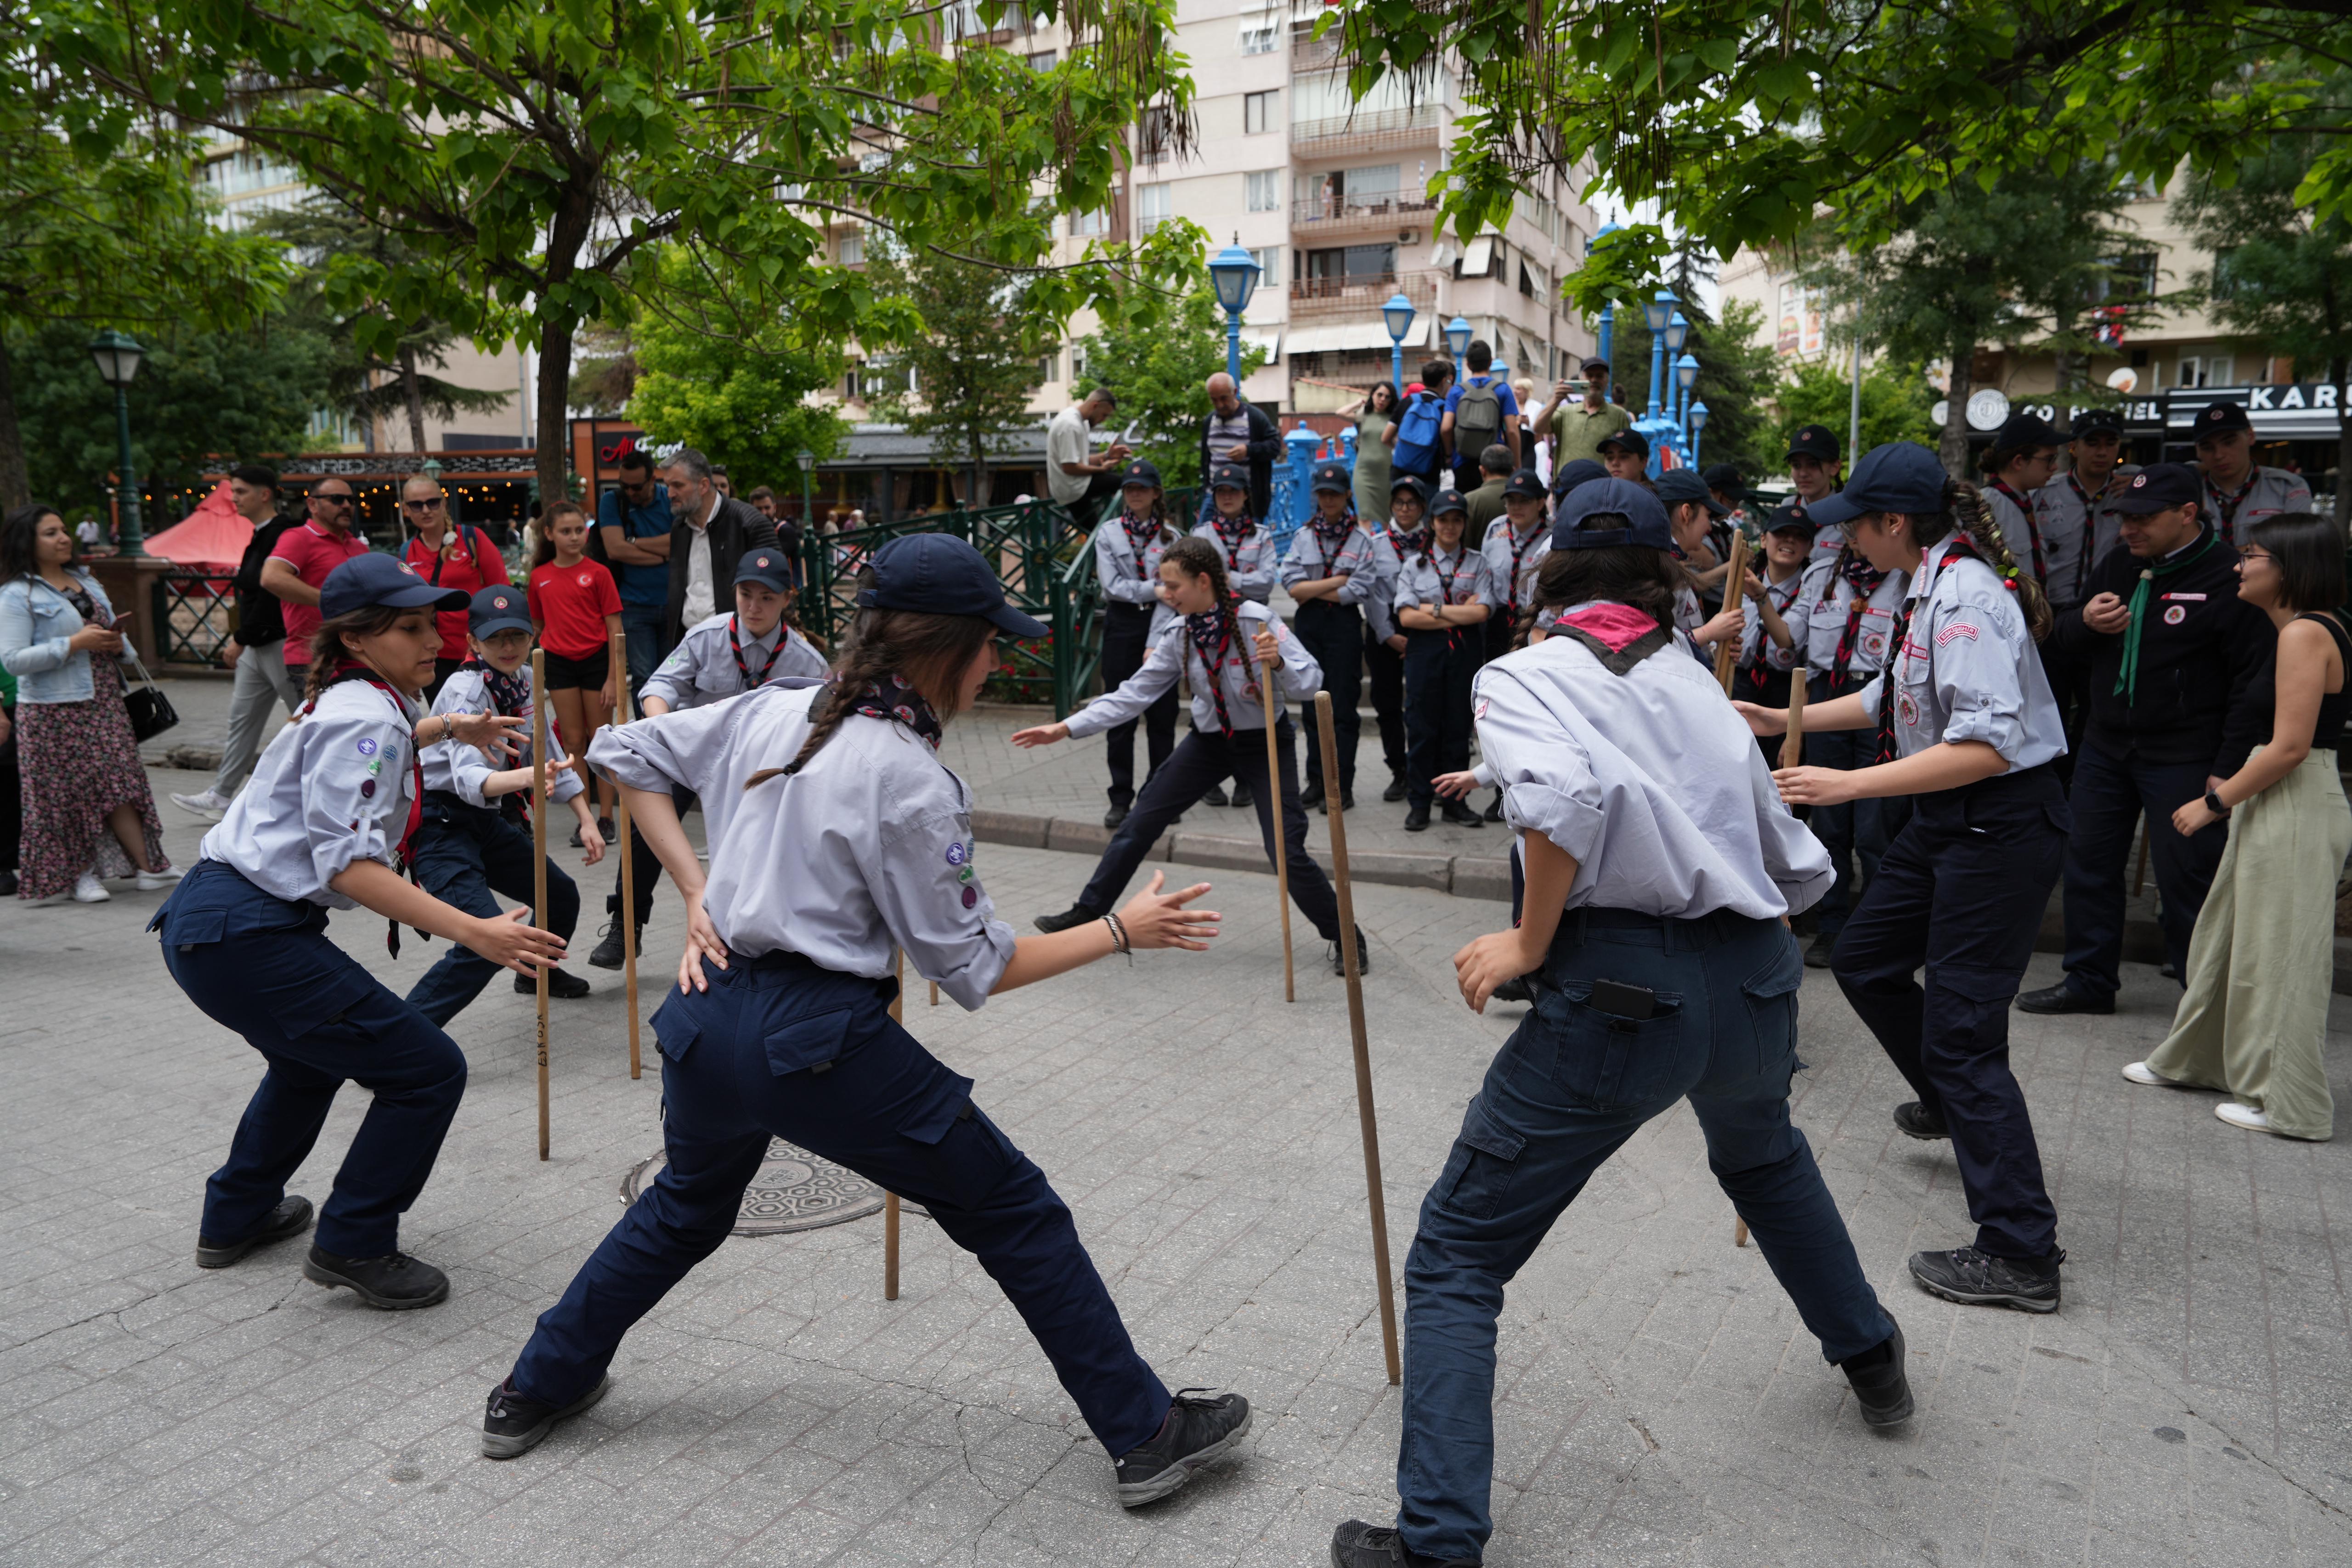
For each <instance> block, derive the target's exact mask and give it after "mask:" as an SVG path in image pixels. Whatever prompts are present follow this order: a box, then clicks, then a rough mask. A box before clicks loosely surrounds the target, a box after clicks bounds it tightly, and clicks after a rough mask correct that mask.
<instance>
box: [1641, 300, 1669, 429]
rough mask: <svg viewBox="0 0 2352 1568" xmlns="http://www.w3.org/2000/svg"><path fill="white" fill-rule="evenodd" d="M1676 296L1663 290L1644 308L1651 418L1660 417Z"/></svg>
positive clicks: (1643, 317)
mask: <svg viewBox="0 0 2352 1568" xmlns="http://www.w3.org/2000/svg"><path fill="white" fill-rule="evenodd" d="M1674 315H1675V294H1674V290H1673V289H1671V288H1661V289H1659V290H1658V292H1657V294H1656V295H1655V297H1654V298H1652V299H1651V300H1650V302H1649V303H1648V304H1646V305H1644V306H1643V307H1642V319H1643V321H1644V322H1645V323H1647V325H1648V326H1649V329H1650V407H1649V417H1650V418H1652V419H1655V418H1657V417H1658V382H1659V380H1660V378H1662V377H1663V376H1664V374H1665V373H1666V325H1667V322H1668V321H1669V319H1672V318H1673V317H1674Z"/></svg>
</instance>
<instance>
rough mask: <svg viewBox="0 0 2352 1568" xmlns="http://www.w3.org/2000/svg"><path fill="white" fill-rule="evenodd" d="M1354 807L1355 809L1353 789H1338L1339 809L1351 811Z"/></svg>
mask: <svg viewBox="0 0 2352 1568" xmlns="http://www.w3.org/2000/svg"><path fill="white" fill-rule="evenodd" d="M1355 809H1356V792H1355V791H1354V790H1353V789H1342V790H1340V791H1339V810H1342V811H1352V810H1355Z"/></svg>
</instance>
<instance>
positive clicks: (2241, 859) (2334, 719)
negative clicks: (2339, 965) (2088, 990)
mask: <svg viewBox="0 0 2352 1568" xmlns="http://www.w3.org/2000/svg"><path fill="white" fill-rule="evenodd" d="M2243 539H2244V542H2243V543H2242V544H2241V545H2240V546H2239V549H2238V578H2239V586H2238V597H2240V598H2241V599H2243V600H2245V601H2247V602H2249V603H2252V604H2255V605H2259V606H2260V607H2261V608H2262V609H2263V612H2265V613H2267V614H2268V615H2269V616H2270V619H2271V622H2272V624H2273V625H2274V626H2276V627H2277V628H2278V652H2277V656H2276V660H2275V663H2274V664H2273V666H2272V671H2271V674H2270V676H2269V677H2268V678H2267V679H2265V680H2259V681H2257V682H2256V684H2255V685H2254V686H2253V687H2252V689H2251V690H2249V692H2248V693H2247V700H2248V701H2249V702H2251V703H2252V704H2254V705H2255V706H2257V707H2258V708H2262V709H2266V710H2267V711H2268V712H2269V713H2270V714H2271V726H2270V739H2269V740H2268V741H2267V742H2266V743H2264V744H2263V745H2262V746H2258V747H2255V748H2254V750H2253V751H2252V754H2251V755H2249V756H2248V757H2247V758H2246V762H2245V766H2244V767H2242V768H2239V769H2238V770H2237V771H2236V772H2235V773H2232V774H2231V775H2230V777H2229V778H2227V779H2223V780H2221V783H2220V784H2218V785H2215V786H2214V787H2213V788H2212V789H2208V790H2207V791H2206V792H2205V793H2204V795H2202V796H2201V797H2200V798H2199V799H2197V800H2189V801H2186V802H2184V803H2183V804H2182V805H2181V807H2180V809H2179V810H2177V811H2175V812H2174V813H2173V814H2172V823H2173V826H2174V827H2176V828H2178V829H2179V831H2180V832H2181V834H2182V835H2183V836H2184V837H2186V836H2187V835H2189V834H2191V833H2195V832H2198V831H2200V830H2202V829H2204V828H2206V827H2208V826H2210V825H2211V824H2212V823H2214V822H2216V821H2228V823H2229V824H2230V839H2229V843H2228V845H2227V846H2226V847H2225V848H2224V849H2223V850H2222V851H2221V869H2220V870H2219V871H2217V872H2216V873H2214V876H2213V887H2212V891H2211V892H2210V893H2209V894H2206V896H2205V905H2204V907H2203V908H2202V909H2201V910H2200V911H2199V912H2198V915H2197V930H2196V934H2195V935H2194V936H2191V937H2190V938H2189V967H2188V969H2187V970H2186V971H2185V972H2184V976H2183V977H2184V978H2185V979H2186V980H2187V982H2188V992H2187V994H2186V995H2184V996H2183V997H2182V998H2180V1009H2179V1011H2178V1012H2176V1013H2175V1014H2174V1015H2173V1019H2172V1032H2171V1033H2169V1034H2168V1035H2166V1036H2165V1037H2164V1043H2163V1044H2162V1045H2159V1046H2158V1047H2157V1048H2156V1050H2155V1051H2153V1052H2151V1053H2150V1054H2149V1056H2148V1058H2147V1061H2135V1062H2133V1063H2132V1064H2131V1065H2130V1066H2128V1067H2126V1068H2125V1069H2124V1076H2125V1077H2126V1078H2128V1079H2130V1080H2131V1081H2132V1082H2135V1083H2148V1084H2172V1085H2177V1086H2180V1087H2184V1088H2197V1089H2220V1090H2223V1091H2226V1092H2228V1093H2229V1095H2230V1098H2229V1099H2227V1100H2224V1101H2222V1102H2221V1103H2220V1104H2218V1105H2216V1106H2214V1107H2213V1113H2214V1114H2215V1115H2216V1116H2219V1117H2220V1118H2221V1120H2222V1121H2224V1122H2227V1123H2229V1124H2231V1126H2233V1127H2243V1128H2246V1129H2248V1130H2249V1131H2252V1132H2257V1133H2274V1134H2278V1135H2279V1136H2280V1137H2283V1138H2310V1139H2325V1138H2329V1137H2333V1136H2334V1135H2335V1132H2336V1105H2335V1101H2334V1100H2333V1099H2332V1098H2331V1097H2330V1095H2329V1094H2328V1092H2327V1071H2326V1066H2325V1064H2324V1063H2323V1062H2322V1061H2321V1060H2320V1048H2321V1046H2322V1045H2323V1044H2324V1043H2325V1042H2326V1035H2327V998H2328V995H2329V991H2330V987H2331V985H2332V984H2333V978H2334V975H2335V968H2336V958H2335V935H2336V873H2337V872H2338V870H2339V869H2340V868H2341V867H2342V866H2343V864H2344V857H2345V855H2346V853H2347V852H2352V806H2347V804H2346V802H2345V799H2344V781H2343V779H2342V778H2341V776H2340V775H2339V774H2338V773H2337V771H2336V749H2337V747H2338V746H2339V744H2340V743H2341V741H2342V738H2343V734H2344V719H2345V715H2346V713H2347V711H2352V695H2347V692H2346V689H2345V688H2346V675H2347V671H2352V638H2347V636H2346V634H2345V630H2344V624H2343V622H2342V620H2341V619H2340V618H2339V616H2338V615H2337V613H2336V607H2337V606H2338V605H2341V604H2342V603H2343V602H2344V530H2343V528H2341V527H2340V526H2339V525H2337V524H2336V522H2335V521H2334V520H2333V519H2331V518H2327V517H2315V516H2313V515H2312V514H2311V513H2309V512H2284V513H2281V514H2280V515H2278V516H2276V517H2263V518H2262V519H2260V520H2259V521H2256V522H2253V523H2250V524H2248V525H2246V527H2245V528H2244V531H2243Z"/></svg>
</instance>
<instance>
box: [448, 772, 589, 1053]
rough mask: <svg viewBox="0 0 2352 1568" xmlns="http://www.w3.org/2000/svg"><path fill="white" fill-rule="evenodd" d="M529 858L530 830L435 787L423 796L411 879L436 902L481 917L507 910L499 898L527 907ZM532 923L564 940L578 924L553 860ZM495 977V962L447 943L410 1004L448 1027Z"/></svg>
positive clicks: (571, 887) (576, 905) (576, 899)
mask: <svg viewBox="0 0 2352 1568" xmlns="http://www.w3.org/2000/svg"><path fill="white" fill-rule="evenodd" d="M549 810H554V808H553V807H552V806H551V807H550V808H549ZM564 814H565V815H566V816H569V815H571V813H570V812H569V811H566V812H565V813H564ZM554 826H555V820H554V819H553V818H550V819H549V821H548V827H549V829H550V830H552V829H553V828H554ZM532 860H533V856H532V853H531V841H530V830H528V829H526V828H525V827H524V826H523V825H522V824H521V823H520V822H518V821H514V820H513V819H512V818H510V817H507V816H503V815H501V814H500V813H499V812H496V811H486V810H482V808H480V807H479V806H469V805H467V803H466V802H465V801H463V800H457V798H455V797H454V796H450V795H446V794H443V793H441V792H439V791H437V790H436V791H434V792H432V793H430V794H428V795H426V796H425V819H424V821H421V822H419V823H418V824H417V826H416V845H415V859H414V863H415V868H416V880H417V882H418V883H421V884H423V886H424V888H425V892H427V893H429V894H432V895H433V896H434V897H436V898H437V899H439V900H440V901H441V902H442V903H444V904H453V905H455V906H456V907H457V908H459V909H462V910H464V911H465V912H466V913H467V914H468V915H482V916H484V917H485V918H495V917H496V916H498V915H502V914H504V913H505V912H506V910H507V908H508V907H509V906H508V905H506V904H501V903H500V902H499V899H500V896H501V895H503V896H504V897H506V898H509V899H516V900H519V901H520V902H521V903H524V904H529V903H530V900H531V894H534V893H535V892H537V891H538V889H537V888H536V886H535V885H534V877H533V874H532V873H533V872H534V871H535V870H536V867H535V866H534V865H533V864H532ZM532 924H533V925H538V926H540V927H541V928H542V929H544V930H548V931H552V932H554V933H555V934H556V935H557V936H561V937H562V938H563V939H564V940H565V941H567V942H569V941H570V940H571V939H572V928H573V927H574V926H576V925H579V924H580V889H579V887H578V885H577V884H576V883H573V882H572V879H571V878H570V877H568V876H566V875H564V874H563V873H562V871H561V870H559V869H558V868H557V866H556V864H555V862H554V861H553V860H552V859H551V860H549V862H547V907H546V908H545V909H544V910H541V911H540V912H539V914H538V918H537V919H535V920H534V921H533V922H532ZM498 973H499V966H498V965H496V964H493V963H491V962H490V961H489V960H488V958H484V957H481V956H478V955H477V954H476V953H475V952H474V950H473V949H472V948H470V947H461V946H457V944H456V943H454V942H453V943H451V944H450V945H449V948H448V950H447V951H446V952H445V953H443V954H442V955H441V958H440V961H439V962H438V963H436V964H435V965H434V966H433V967H431V968H430V969H427V970H425V977H424V978H422V979H420V980H418V981H417V982H416V984H415V986H414V987H412V988H410V990H409V993H408V1005H409V1006H410V1007H413V1008H415V1009H416V1010H417V1011H418V1012H421V1013H423V1014H424V1015H425V1017H426V1018H428V1019H432V1020H433V1021H434V1022H435V1023H436V1024H442V1025H446V1024H447V1023H448V1021H449V1020H450V1019H453V1018H456V1017H457V1014H458V1013H459V1012H460V1011H462V1010H463V1009H464V1008H465V1006H466V1004H467V1003H468V1002H470V1001H472V1000H473V999H474V998H476V997H478V996H480V995H481V994H482V988H483V987H484V986H487V985H488V984H489V983H490V978H491V977H492V976H494V975H496V974H498Z"/></svg>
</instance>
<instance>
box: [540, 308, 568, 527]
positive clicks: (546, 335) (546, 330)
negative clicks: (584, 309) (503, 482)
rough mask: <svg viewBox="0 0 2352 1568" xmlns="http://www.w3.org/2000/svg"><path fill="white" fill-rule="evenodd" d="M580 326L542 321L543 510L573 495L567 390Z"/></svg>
mask: <svg viewBox="0 0 2352 1568" xmlns="http://www.w3.org/2000/svg"><path fill="white" fill-rule="evenodd" d="M575 330H576V329H574V328H573V326H572V323H571V322H569V321H546V322H542V323H541V326H540V329H539V417H538V421H537V425H538V429H537V441H538V444H539V452H538V467H539V504H540V506H541V508H542V509H544V508H546V507H551V506H553V505H554V504H555V503H556V502H558V501H561V500H562V499H564V498H565V497H568V496H569V495H570V494H571V491H570V490H569V489H568V488H567V487H566V486H567V483H568V479H569V476H570V474H571V470H572V462H571V459H572V443H571V434H572V430H571V424H570V413H571V409H570V406H569V403H568V402H567V400H566V396H565V393H566V392H567V391H568V390H569V389H570V387H571V385H572V337H573V333H574V331H575Z"/></svg>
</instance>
